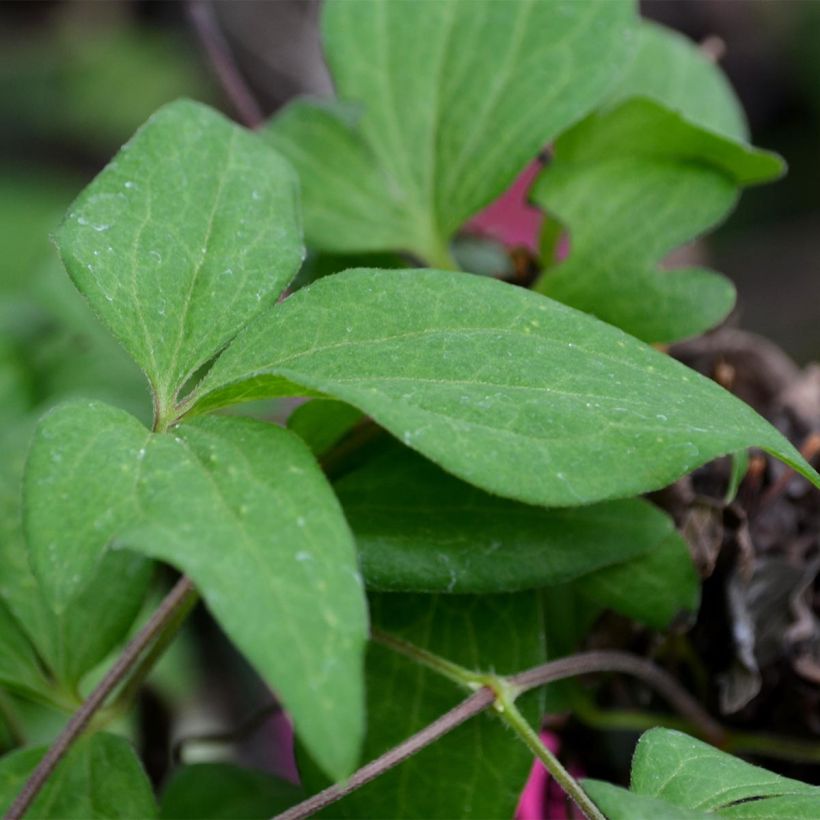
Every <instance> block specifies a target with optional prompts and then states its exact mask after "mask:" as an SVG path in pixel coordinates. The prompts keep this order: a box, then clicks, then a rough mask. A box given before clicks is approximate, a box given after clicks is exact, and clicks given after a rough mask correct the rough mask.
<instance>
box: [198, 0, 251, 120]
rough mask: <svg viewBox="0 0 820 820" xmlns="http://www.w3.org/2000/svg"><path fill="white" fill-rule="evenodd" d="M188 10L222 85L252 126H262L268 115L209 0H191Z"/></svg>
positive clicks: (237, 111) (241, 117) (234, 104)
mask: <svg viewBox="0 0 820 820" xmlns="http://www.w3.org/2000/svg"><path fill="white" fill-rule="evenodd" d="M188 14H189V16H190V18H191V22H192V23H193V26H194V29H195V30H196V33H197V36H198V37H199V41H200V42H201V43H202V47H203V48H204V49H205V53H206V54H207V55H208V59H209V60H210V63H211V66H213V69H214V72H215V74H216V76H217V78H218V79H219V82H220V84H221V85H222V88H223V89H224V90H225V93H226V94H227V95H228V99H230V101H231V104H232V105H233V107H234V108H235V109H236V113H237V114H238V115H239V118H240V119H241V120H242V122H244V123H245V125H247V126H248V128H259V126H260V125H262V123H263V122H264V121H265V115H264V113H263V111H262V109H261V107H260V105H259V103H258V102H257V101H256V97H254V95H253V94H252V93H251V90H250V88H248V84H247V83H246V82H245V78H244V77H243V76H242V72H241V71H240V70H239V68H238V66H237V65H236V60H234V57H233V54H232V53H231V48H230V46H229V45H228V41H227V40H226V39H225V35H224V34H223V33H222V29H221V28H220V27H219V23H218V21H217V19H216V15H215V14H214V10H213V8H212V6H211V3H210V2H208V0H189V2H188Z"/></svg>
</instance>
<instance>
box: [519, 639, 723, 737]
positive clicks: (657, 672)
mask: <svg viewBox="0 0 820 820" xmlns="http://www.w3.org/2000/svg"><path fill="white" fill-rule="evenodd" d="M595 672H623V673H626V674H627V675H632V676H633V677H636V678H639V679H640V680H642V681H644V683H647V684H648V685H649V686H651V687H652V688H653V689H654V690H655V691H656V692H657V693H658V694H659V695H661V696H662V697H663V698H664V699H665V700H666V701H667V702H668V703H669V704H670V705H671V706H672V707H673V708H674V709H675V710H676V711H677V712H678V713H679V714H681V715H683V717H685V718H687V719H688V720H689V721H691V722H692V723H693V724H694V725H695V726H697V727H698V730H699V731H700V733H701V735H702V736H703V737H704V738H706V739H707V740H708V741H709V742H710V743H712V744H713V745H715V746H718V747H721V748H722V747H723V746H724V745H725V744H726V739H727V733H726V729H724V727H723V726H721V725H720V723H718V722H717V721H716V720H715V719H714V718H713V717H712V716H711V715H710V714H709V713H708V712H707V711H706V710H705V709H704V708H703V707H702V706H701V705H700V704H699V703H698V702H697V701H696V700H695V699H694V698H693V697H692V696H691V695H690V694H689V693H688V692H687V691H686V690H685V689H684V688H683V687H682V686H681V685H680V684H679V683H678V682H677V681H676V680H675V679H674V678H673V677H671V676H670V675H668V674H667V673H666V672H664V671H663V670H662V669H660V668H659V667H657V666H655V664H654V663H652V662H651V661H648V660H645V659H644V658H639V657H637V656H636V655H630V654H629V653H628V652H618V651H614V650H599V651H595V652H579V653H578V654H577V655H571V656H569V657H568V658H561V659H560V660H557V661H549V662H548V663H545V664H542V665H541V666H536V667H535V668H533V669H528V670H527V671H526V672H520V673H519V674H517V675H512V676H510V677H509V678H507V680H508V682H509V683H510V684H511V685H513V686H515V687H517V688H519V689H520V691H522V692H527V691H529V690H530V689H534V688H536V687H538V686H542V685H543V684H545V683H549V682H550V681H554V680H560V679H562V678H571V677H575V676H577V675H588V674H593V673H595Z"/></svg>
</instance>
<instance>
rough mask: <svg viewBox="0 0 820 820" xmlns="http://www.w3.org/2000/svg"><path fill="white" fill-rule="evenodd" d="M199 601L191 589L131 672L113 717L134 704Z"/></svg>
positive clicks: (116, 703)
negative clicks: (144, 684)
mask: <svg viewBox="0 0 820 820" xmlns="http://www.w3.org/2000/svg"><path fill="white" fill-rule="evenodd" d="M198 600H199V593H197V591H196V590H195V589H194V588H193V587H191V594H190V595H188V596H187V597H186V598H185V599H184V600H183V601H182V602H181V603H180V605H179V606H178V607H177V608H176V609H175V610H174V611H173V613H171V615H170V617H169V618H168V620H167V621H166V623H165V625H164V626H163V627H162V631H161V632H160V633H159V635H157V637H156V639H155V640H154V643H153V645H152V646H151V648H150V649H149V650H148V652H147V653H146V654H145V655H144V656H143V657H142V659H141V660H140V661H139V663H138V664H137V666H136V667H135V669H134V670H133V671H132V672H131V674H130V675H129V677H128V680H127V681H126V682H125V684H124V685H123V687H122V689H121V690H120V692H119V694H118V695H117V697H116V698H115V700H114V702H113V703H112V704H111V706H110V707H109V708H110V710H111V715H112V716H115V715H118V714H120V713H121V712H123V711H125V710H126V709H127V708H128V707H129V706H130V704H131V703H132V702H133V700H134V698H135V697H136V696H137V693H138V692H139V690H140V687H141V686H142V684H143V683H144V682H145V679H146V678H147V677H148V675H150V674H151V671H152V670H153V668H154V666H156V664H157V661H159V659H160V658H161V657H162V656H163V655H164V654H165V650H166V649H167V648H168V647H169V646H170V644H171V642H172V641H173V640H174V638H176V636H177V633H178V632H179V630H180V629H181V627H182V625H183V624H184V623H185V621H186V620H187V618H188V615H190V613H191V610H192V609H193V608H194V607H195V606H196V603H197V601H198Z"/></svg>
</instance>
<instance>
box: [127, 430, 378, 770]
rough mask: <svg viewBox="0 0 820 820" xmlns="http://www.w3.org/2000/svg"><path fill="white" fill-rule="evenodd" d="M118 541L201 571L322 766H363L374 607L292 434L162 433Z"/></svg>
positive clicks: (334, 512)
mask: <svg viewBox="0 0 820 820" xmlns="http://www.w3.org/2000/svg"><path fill="white" fill-rule="evenodd" d="M140 504H141V507H142V517H141V520H140V521H139V522H138V523H136V524H135V525H134V527H132V528H130V529H129V530H128V531H127V532H124V533H123V534H122V536H121V538H122V542H123V543H124V544H126V545H128V546H129V547H130V548H132V549H136V550H138V551H140V552H142V553H144V554H147V555H150V556H151V557H154V558H159V559H161V560H164V561H167V562H168V563H170V564H173V565H174V566H176V567H178V568H179V569H180V570H182V571H184V572H185V573H186V574H188V575H189V576H190V577H191V578H192V579H193V581H194V583H195V585H196V586H197V588H198V590H199V591H200V593H201V594H202V596H203V598H204V600H205V601H206V603H207V604H208V606H209V608H210V609H211V611H212V612H213V614H214V616H215V617H216V619H217V620H218V622H219V623H220V624H221V626H222V627H223V628H224V629H225V631H226V633H227V634H228V636H229V637H230V638H231V639H232V640H233V641H234V643H235V644H236V645H237V646H238V648H239V649H240V651H242V652H243V653H244V654H245V655H246V656H247V658H248V659H249V660H250V662H251V663H252V664H253V665H254V666H255V667H256V669H257V670H258V671H259V672H260V673H261V674H262V676H263V677H264V678H265V680H266V681H267V682H268V683H269V684H270V685H271V686H272V687H274V688H275V689H276V691H277V693H278V695H279V697H280V698H281V700H282V702H283V704H284V705H285V707H286V708H287V709H288V711H289V713H290V715H291V716H292V718H293V720H294V723H295V726H296V730H297V732H298V734H299V736H300V737H301V738H302V740H303V741H304V742H305V743H306V744H307V745H308V746H309V748H310V749H311V752H312V753H313V754H314V755H315V757H316V758H317V760H318V761H319V762H320V763H321V765H322V766H323V768H324V769H325V770H326V771H327V772H328V773H330V774H331V775H332V776H333V777H335V778H338V779H341V778H343V777H345V776H347V775H348V774H349V773H350V772H351V771H352V770H353V768H354V766H355V763H356V760H357V755H358V750H359V743H360V739H361V735H362V732H363V711H362V702H363V692H362V680H361V679H362V670H361V666H362V655H363V651H364V643H365V639H366V632H367V627H366V622H367V618H366V610H365V605H364V594H363V589H362V584H361V578H360V576H359V574H358V570H357V568H356V560H355V551H354V546H353V542H352V538H351V536H350V533H349V530H348V529H347V525H346V523H345V521H344V517H343V516H342V514H341V510H340V508H339V506H338V502H337V501H336V499H335V498H334V496H333V494H332V492H331V490H330V488H329V486H328V485H327V484H326V482H325V479H324V477H323V475H322V474H321V472H320V470H319V468H318V466H317V465H316V463H315V461H314V460H313V459H312V457H311V455H310V453H309V451H308V450H307V448H306V447H305V445H303V444H302V443H301V441H300V440H299V439H298V438H297V437H296V436H294V435H293V434H291V433H288V432H287V431H285V430H282V429H280V428H276V427H273V426H271V425H268V424H263V423H262V422H256V421H253V420H250V419H239V418H228V417H213V418H209V419H203V420H200V421H197V422H196V423H194V424H190V425H183V426H181V427H179V428H177V429H176V430H175V435H174V436H169V435H162V436H155V437H154V438H153V439H152V440H151V443H150V446H149V449H148V453H147V455H146V457H145V475H144V481H143V482H142V483H141V484H140Z"/></svg>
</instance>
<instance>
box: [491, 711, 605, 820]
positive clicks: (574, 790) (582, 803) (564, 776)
mask: <svg viewBox="0 0 820 820" xmlns="http://www.w3.org/2000/svg"><path fill="white" fill-rule="evenodd" d="M495 707H496V712H497V713H498V715H499V717H500V718H501V720H503V721H504V722H505V723H506V724H507V725H508V726H509V727H510V728H511V729H512V730H513V731H514V732H515V733H516V734H517V735H518V737H520V738H521V740H522V741H524V743H525V744H526V745H527V746H528V747H529V749H530V751H531V752H532V753H533V754H534V755H535V756H536V757H537V758H538V759H539V760H540V761H541V762H542V763H543V764H544V766H545V767H546V769H547V771H548V772H549V773H550V774H551V775H552V777H553V779H554V780H555V782H556V783H558V785H559V786H560V787H561V788H562V789H563V790H564V791H565V792H566V793H567V794H568V795H569V796H570V797H571V798H572V801H573V802H574V803H575V805H576V806H578V808H579V809H580V810H581V813H582V814H583V815H584V817H586V818H587V820H606V817H604V815H603V814H601V812H600V810H599V809H598V807H597V806H596V805H595V804H594V803H593V802H592V800H591V799H590V798H589V795H588V794H587V793H586V792H585V791H584V790H583V788H582V787H581V785H580V784H579V783H578V781H577V780H576V779H575V778H574V777H573V776H572V775H571V774H570V773H569V772H568V771H567V770H566V769H565V768H564V766H563V764H562V763H561V761H560V760H559V759H558V758H557V757H556V756H555V755H554V754H553V753H552V752H551V751H550V750H549V749H548V748H547V747H546V745H545V744H544V743H543V742H542V741H541V738H540V737H538V733H537V732H536V731H535V730H534V729H533V728H532V726H530V723H529V721H528V720H527V719H526V718H525V717H524V715H522V714H521V712H520V711H519V710H518V707H517V706H516V705H515V703H514V702H513V700H512V699H511V698H507V697H504V696H503V695H502V696H500V697H499V698H498V699H497V701H496V704H495Z"/></svg>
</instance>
